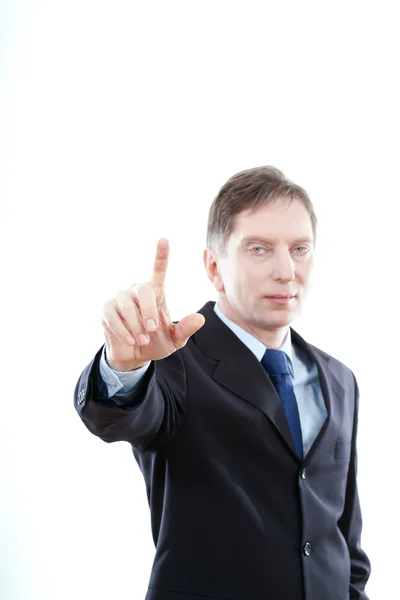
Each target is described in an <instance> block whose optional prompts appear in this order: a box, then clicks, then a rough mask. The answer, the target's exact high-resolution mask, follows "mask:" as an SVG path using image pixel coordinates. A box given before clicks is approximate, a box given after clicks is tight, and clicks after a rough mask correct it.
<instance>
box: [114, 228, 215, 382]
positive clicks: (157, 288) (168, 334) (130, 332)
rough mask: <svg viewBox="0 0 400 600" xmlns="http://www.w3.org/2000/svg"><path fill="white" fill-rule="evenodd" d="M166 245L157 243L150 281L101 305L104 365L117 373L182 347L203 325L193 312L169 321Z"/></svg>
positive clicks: (164, 242) (162, 356) (197, 315)
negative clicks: (179, 319)
mask: <svg viewBox="0 0 400 600" xmlns="http://www.w3.org/2000/svg"><path fill="white" fill-rule="evenodd" d="M168 256H169V242H168V240H166V239H164V238H162V239H160V240H159V242H158V244H157V252H156V258H155V262H154V269H153V275H152V278H151V281H150V282H149V283H138V284H134V285H132V286H130V287H129V288H128V289H127V290H123V291H121V292H118V294H117V295H116V296H115V298H112V299H111V300H109V301H108V302H106V303H105V305H104V308H103V314H102V324H103V328H104V335H105V340H106V358H107V363H108V364H109V365H110V367H111V368H112V369H115V370H117V371H131V370H133V369H137V368H139V367H141V366H142V365H144V364H145V363H146V362H148V361H152V360H160V359H162V358H165V357H166V356H169V355H170V354H172V353H173V352H175V351H176V350H179V348H182V347H183V346H184V345H185V344H186V342H187V341H188V339H189V338H190V336H191V335H193V334H194V333H195V332H196V331H197V330H198V329H200V327H202V326H203V325H204V321H205V319H204V317H203V316H202V315H200V314H199V313H194V314H191V315H188V316H186V317H184V318H183V319H182V320H181V321H179V323H177V324H175V325H174V324H173V323H172V322H171V319H170V316H169V312H168V308H167V303H166V299H165V293H164V286H165V278H166V274H167V267H168Z"/></svg>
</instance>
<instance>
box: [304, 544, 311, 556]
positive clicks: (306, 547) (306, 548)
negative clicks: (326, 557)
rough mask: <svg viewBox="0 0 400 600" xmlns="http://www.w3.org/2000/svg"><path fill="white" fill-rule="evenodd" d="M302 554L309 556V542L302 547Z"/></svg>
mask: <svg viewBox="0 0 400 600" xmlns="http://www.w3.org/2000/svg"><path fill="white" fill-rule="evenodd" d="M303 552H304V554H305V555H306V556H310V554H311V544H310V543H309V542H306V543H305V544H304V546H303Z"/></svg>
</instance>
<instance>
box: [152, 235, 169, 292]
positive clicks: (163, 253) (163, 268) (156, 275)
mask: <svg viewBox="0 0 400 600" xmlns="http://www.w3.org/2000/svg"><path fill="white" fill-rule="evenodd" d="M168 256H169V241H168V240H167V239H166V238H161V239H160V240H158V244H157V252H156V258H155V261H154V269H153V276H152V278H151V283H152V285H154V286H155V287H164V283H165V277H166V275H167V267H168Z"/></svg>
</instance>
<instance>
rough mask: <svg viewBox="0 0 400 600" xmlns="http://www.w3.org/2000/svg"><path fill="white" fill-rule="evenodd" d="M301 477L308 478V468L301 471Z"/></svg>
mask: <svg viewBox="0 0 400 600" xmlns="http://www.w3.org/2000/svg"><path fill="white" fill-rule="evenodd" d="M301 478H302V479H305V478H306V470H305V469H303V470H302V472H301Z"/></svg>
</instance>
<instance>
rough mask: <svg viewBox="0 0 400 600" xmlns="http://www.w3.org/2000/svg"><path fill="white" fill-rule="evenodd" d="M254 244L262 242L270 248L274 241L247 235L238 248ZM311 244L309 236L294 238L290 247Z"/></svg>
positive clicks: (259, 236)
mask: <svg viewBox="0 0 400 600" xmlns="http://www.w3.org/2000/svg"><path fill="white" fill-rule="evenodd" d="M254 242H262V243H263V244H269V245H270V246H273V245H274V244H276V240H275V241H274V240H271V239H268V238H265V237H263V236H261V235H248V236H246V237H245V238H243V239H242V241H241V242H240V246H246V245H247V244H250V243H254ZM305 243H307V244H313V243H314V242H313V240H312V239H311V238H310V237H309V236H305V237H300V238H296V239H295V240H293V241H292V242H291V243H290V245H291V246H293V245H295V244H305Z"/></svg>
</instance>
